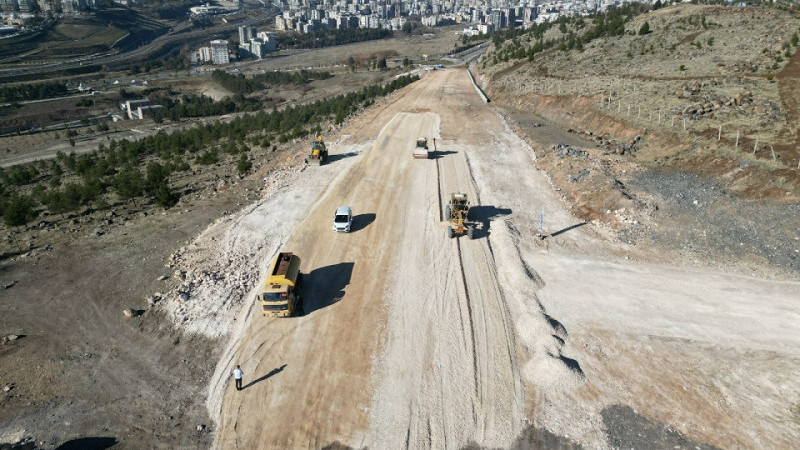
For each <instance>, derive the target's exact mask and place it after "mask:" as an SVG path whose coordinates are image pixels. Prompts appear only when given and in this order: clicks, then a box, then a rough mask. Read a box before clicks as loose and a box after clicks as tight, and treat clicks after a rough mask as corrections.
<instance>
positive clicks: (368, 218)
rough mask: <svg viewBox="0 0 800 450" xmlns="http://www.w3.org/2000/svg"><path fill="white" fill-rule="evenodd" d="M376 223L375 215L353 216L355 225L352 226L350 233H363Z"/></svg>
mask: <svg viewBox="0 0 800 450" xmlns="http://www.w3.org/2000/svg"><path fill="white" fill-rule="evenodd" d="M374 221H375V214H373V213H367V214H358V215H355V216H353V223H352V224H351V225H350V232H351V233H355V232H356V231H361V230H363V229H364V228H367V226H369V224H371V223H372V222H374Z"/></svg>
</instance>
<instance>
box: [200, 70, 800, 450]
mask: <svg viewBox="0 0 800 450" xmlns="http://www.w3.org/2000/svg"><path fill="white" fill-rule="evenodd" d="M344 133H345V134H344V135H343V136H342V137H341V139H340V140H339V141H338V142H337V143H336V145H332V146H331V152H332V154H333V156H334V157H333V162H332V163H331V164H330V165H329V166H323V167H321V168H314V167H311V168H308V169H305V170H304V171H303V172H301V173H298V174H296V175H295V176H294V178H292V181H291V183H289V185H287V186H286V187H285V188H283V189H279V190H278V192H277V194H276V196H277V197H276V198H281V199H283V200H281V202H277V200H276V201H275V202H273V203H270V202H266V203H264V205H267V204H271V205H273V207H272V208H266V207H254V208H252V209H247V210H246V211H245V212H244V213H243V215H242V216H241V217H240V218H234V219H232V220H233V226H232V227H231V228H230V230H236V229H237V228H236V227H239V228H241V224H244V223H250V224H255V223H264V227H263V230H262V231H261V232H259V230H257V229H254V228H252V227H249V228H248V229H247V230H244V229H242V230H240V231H239V232H229V233H228V234H229V236H227V237H226V239H228V240H229V241H239V240H241V239H244V238H245V237H246V238H247V239H256V238H258V239H261V240H262V241H264V242H266V244H265V248H267V249H268V251H266V250H265V251H263V252H262V254H261V256H260V259H258V264H260V265H261V267H263V266H264V265H266V264H267V263H268V259H269V257H271V256H272V253H273V252H274V251H276V250H277V247H280V249H282V250H289V251H293V252H295V253H297V254H298V255H300V256H301V257H302V258H303V263H302V266H301V269H302V270H303V271H304V272H305V273H306V274H307V275H306V278H305V280H304V283H305V291H304V296H305V299H306V307H305V309H306V315H305V316H304V317H299V318H292V319H280V320H278V319H265V318H262V317H261V316H260V314H258V308H257V306H256V305H255V304H253V303H252V302H253V295H254V294H255V291H256V290H257V289H253V290H252V291H251V292H250V293H249V294H248V295H247V296H245V298H244V300H243V301H245V302H249V303H250V304H249V305H248V306H245V311H244V312H243V313H242V315H241V316H240V317H241V318H242V319H243V320H242V321H240V323H242V324H243V326H241V328H240V329H239V330H240V331H234V333H233V336H232V337H233V341H232V342H233V344H232V345H231V347H230V348H229V350H228V351H227V352H225V353H224V354H223V358H222V360H221V361H220V363H219V365H218V368H217V374H216V379H215V380H214V381H213V382H212V386H211V392H210V399H209V406H210V410H211V411H210V412H211V415H212V416H217V417H218V430H217V433H216V441H215V446H216V447H218V448H287V447H295V448H296V447H314V448H320V447H323V446H325V445H328V444H332V443H335V442H339V443H341V444H344V445H348V446H353V447H363V446H369V447H371V448H396V447H404V446H405V447H411V448H420V447H424V448H460V447H463V446H465V445H468V444H470V443H474V444H477V445H480V446H491V447H509V446H513V445H516V444H517V443H518V442H519V439H520V436H523V435H524V436H527V435H528V433H527V432H526V428H527V427H528V426H529V425H530V424H532V425H533V426H536V427H540V428H544V429H546V430H548V431H549V432H552V433H554V434H555V435H556V436H561V437H568V440H571V441H574V442H577V443H580V444H581V445H584V446H586V447H590V448H600V447H608V446H609V445H615V446H626V445H627V446H631V445H632V446H644V447H647V446H656V447H664V446H668V445H670V446H672V445H677V444H681V445H684V444H686V443H687V442H688V443H691V444H692V445H698V446H702V445H704V444H709V445H715V446H722V447H729V446H744V447H756V446H763V445H766V446H785V445H787V444H788V443H790V442H792V439H796V438H797V437H798V428H799V427H798V424H797V421H796V419H794V418H793V417H794V415H795V414H796V412H793V411H795V410H796V409H797V404H798V402H800V399H798V398H797V395H798V393H799V392H800V384H799V383H798V381H797V379H796V377H795V376H794V374H795V373H796V370H797V369H798V368H800V364H798V355H797V352H796V350H794V348H796V345H795V344H796V342H797V340H798V336H800V332H799V331H798V330H797V328H796V327H792V325H791V324H792V323H797V322H798V320H797V319H798V318H800V315H799V313H798V311H799V309H800V305H798V304H797V301H796V300H797V298H796V292H797V291H798V289H799V288H800V285H799V284H798V283H796V282H769V281H762V280H757V279H753V278H748V277H742V276H737V275H732V274H723V273H713V272H709V271H706V272H696V271H689V270H687V269H681V268H674V267H668V266H664V265H658V264H643V263H641V262H637V260H640V259H643V258H646V257H647V256H648V254H647V253H646V252H645V251H640V250H638V249H637V248H635V247H631V246H627V245H621V244H618V243H616V242H615V241H613V240H610V239H609V238H608V236H607V234H606V233H605V232H604V231H603V230H602V229H600V228H596V227H595V226H594V225H592V224H584V223H582V222H579V221H577V220H575V219H574V218H573V217H571V216H570V215H569V214H568V213H567V212H566V210H567V209H566V208H565V207H564V205H563V204H562V200H561V198H560V197H558V195H557V193H556V192H554V190H553V189H552V188H551V183H550V182H549V179H548V178H547V177H546V175H545V174H544V173H543V172H540V171H538V170H537V169H536V165H535V159H536V157H535V154H534V151H533V150H532V149H531V148H529V147H528V146H527V145H526V144H525V143H524V142H523V141H521V140H520V139H519V138H518V137H517V136H516V135H515V134H514V133H512V132H511V131H510V129H509V128H508V127H507V126H506V124H505V123H504V122H503V121H502V119H501V118H500V116H499V115H498V114H496V113H495V112H494V111H493V110H492V109H491V108H490V107H489V106H488V105H486V104H484V103H482V102H481V100H480V98H479V97H478V95H477V94H476V93H475V91H474V89H473V87H472V86H471V84H470V81H469V78H468V76H467V74H466V72H465V71H463V70H460V69H449V70H444V71H436V72H433V73H430V74H429V75H427V76H426V77H425V78H424V79H423V80H422V81H421V82H419V83H416V84H415V85H413V86H412V87H410V88H409V89H406V90H405V91H403V92H402V93H399V94H398V95H396V96H394V97H392V99H391V100H390V101H389V102H388V103H387V104H385V105H383V106H382V107H381V108H380V109H378V110H374V111H372V112H371V113H370V115H369V116H367V117H364V118H362V119H360V120H357V121H355V122H354V123H353V124H352V125H351V126H350V127H348V128H347V129H346V130H344ZM418 136H426V137H429V138H436V152H435V154H434V155H435V158H434V159H432V160H427V161H422V160H413V159H412V158H411V151H412V148H413V145H414V140H415V139H416V138H417V137H418ZM456 190H458V191H463V192H466V193H467V194H468V195H469V196H470V198H471V199H473V203H474V204H475V205H476V207H475V208H474V211H473V212H474V216H473V218H474V220H475V222H476V223H477V224H478V230H477V232H476V239H475V240H469V239H467V238H466V237H460V238H459V239H453V240H449V239H447V238H446V237H445V224H444V223H443V222H442V221H441V215H442V206H443V203H442V202H443V201H446V199H447V197H448V196H449V195H450V193H451V192H453V191H456ZM281 205H282V206H281ZM340 205H350V206H352V208H353V210H354V213H355V215H356V217H355V222H354V227H353V232H352V233H350V234H335V233H334V232H333V231H332V230H331V228H332V224H331V220H332V216H333V211H334V210H335V208H336V207H337V206H340ZM276 206H281V207H276ZM542 210H544V211H546V221H545V234H547V237H546V239H539V237H538V236H537V228H538V222H539V217H540V213H541V211H542ZM282 217H284V218H285V220H280V218H282ZM276 223H279V224H280V226H282V227H284V228H283V231H281V232H280V233H277V232H275V231H274V230H272V228H273V225H274V224H276ZM237 224H240V225H237ZM218 236H221V234H218ZM266 253H270V254H269V255H267V254H266ZM262 272H263V269H262ZM262 279H263V277H262ZM198 300H199V301H200V302H202V301H203V300H202V299H198ZM205 301H214V299H213V298H209V299H206V300H205ZM201 304H202V303H201ZM246 305H247V303H246ZM742 321H746V326H743V325H742ZM764 352H766V353H764ZM748 355H750V356H749V357H748ZM769 355H772V356H769ZM756 356H758V357H757V358H756ZM748 358H749V359H748ZM753 358H755V359H753ZM756 359H757V360H758V361H760V362H759V363H753V362H752V361H755V360H756ZM674 361H679V362H680V367H679V370H675V367H674V366H673V362H674ZM236 364H241V365H242V367H243V368H244V370H245V386H246V387H245V389H244V390H243V391H241V392H237V391H235V389H234V388H233V385H232V383H230V380H229V378H230V370H231V369H232V368H233V367H234V366H235V365H236ZM743 380H758V381H757V382H755V383H745V382H743ZM629 406H630V407H632V408H633V409H631V408H629ZM632 416H633V417H635V418H641V420H638V419H637V421H634V420H631V417H632ZM723 417H727V418H735V420H736V421H741V422H744V423H747V424H748V425H749V426H748V427H747V428H745V429H742V428H738V427H736V426H735V423H734V422H732V421H731V420H732V419H727V420H725V421H721V418H723ZM718 423H724V424H725V425H724V428H723V429H720V428H719V427H717V424H718ZM653 424H655V425H653ZM656 425H657V426H656ZM658 426H661V427H664V429H666V430H669V433H667V432H665V433H664V434H661V435H653V433H651V431H652V430H653V429H659V428H658ZM630 436H633V438H632V439H633V440H629V439H628V437H630ZM651 437H652V439H651ZM565 439H567V438H565ZM637 439H638V440H637ZM648 439H650V440H648Z"/></svg>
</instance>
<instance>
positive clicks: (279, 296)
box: [261, 292, 287, 302]
mask: <svg viewBox="0 0 800 450" xmlns="http://www.w3.org/2000/svg"><path fill="white" fill-rule="evenodd" d="M285 294H286V293H285V292H264V294H263V295H262V296H261V298H262V299H263V300H264V301H265V302H285V301H286V300H287V298H286V297H285Z"/></svg>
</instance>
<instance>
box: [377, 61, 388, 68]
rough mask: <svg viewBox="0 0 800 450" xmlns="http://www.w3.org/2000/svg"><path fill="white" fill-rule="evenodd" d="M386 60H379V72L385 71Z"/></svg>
mask: <svg viewBox="0 0 800 450" xmlns="http://www.w3.org/2000/svg"><path fill="white" fill-rule="evenodd" d="M386 68H387V66H386V58H381V59H379V60H378V69H379V70H386Z"/></svg>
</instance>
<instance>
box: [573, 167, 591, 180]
mask: <svg viewBox="0 0 800 450" xmlns="http://www.w3.org/2000/svg"><path fill="white" fill-rule="evenodd" d="M588 176H589V169H582V170H581V171H580V172H578V173H577V174H576V175H572V176H570V177H569V181H570V183H577V182H579V181H581V180H583V179H584V178H586V177H588Z"/></svg>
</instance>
